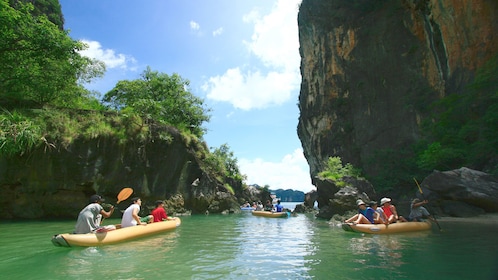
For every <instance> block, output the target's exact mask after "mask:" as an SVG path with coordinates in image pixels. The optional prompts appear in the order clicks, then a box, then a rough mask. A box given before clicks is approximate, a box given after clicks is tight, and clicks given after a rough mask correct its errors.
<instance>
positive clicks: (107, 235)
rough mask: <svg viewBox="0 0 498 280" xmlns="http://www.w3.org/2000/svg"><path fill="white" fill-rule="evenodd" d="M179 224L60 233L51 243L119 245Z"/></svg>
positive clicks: (178, 219) (177, 222) (166, 223)
mask: <svg viewBox="0 0 498 280" xmlns="http://www.w3.org/2000/svg"><path fill="white" fill-rule="evenodd" d="M180 224H181V220H180V218H176V219H174V220H168V221H163V222H156V223H151V224H147V225H144V226H142V225H140V226H132V227H126V228H119V227H120V225H116V227H117V228H119V229H116V230H111V231H107V232H99V233H86V234H72V233H61V234H56V235H54V236H53V237H52V243H53V244H54V245H55V246H60V247H73V246H81V247H94V246H102V245H108V244H115V243H120V242H124V241H128V240H133V239H136V238H140V237H144V236H149V235H154V234H158V233H161V232H165V231H169V230H173V229H175V228H176V227H178V226H180Z"/></svg>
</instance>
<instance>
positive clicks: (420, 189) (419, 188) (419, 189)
mask: <svg viewBox="0 0 498 280" xmlns="http://www.w3.org/2000/svg"><path fill="white" fill-rule="evenodd" d="M413 180H415V184H417V187H418V191H419V192H420V193H421V194H424V192H423V191H422V188H421V187H420V185H419V184H418V181H417V179H415V178H413Z"/></svg>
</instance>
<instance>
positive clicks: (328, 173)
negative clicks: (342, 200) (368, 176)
mask: <svg viewBox="0 0 498 280" xmlns="http://www.w3.org/2000/svg"><path fill="white" fill-rule="evenodd" d="M360 173H361V171H360V170H359V169H357V168H354V167H353V165H352V164H350V163H347V164H345V165H343V164H342V160H341V158H340V157H329V159H328V161H327V167H326V168H325V170H323V171H322V172H320V173H318V176H319V177H320V178H323V179H330V180H332V181H333V182H334V183H336V184H337V185H338V186H342V185H344V182H343V181H341V179H342V178H343V177H345V176H351V177H356V178H358V177H360Z"/></svg>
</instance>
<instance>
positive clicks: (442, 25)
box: [298, 0, 498, 180]
mask: <svg viewBox="0 0 498 280" xmlns="http://www.w3.org/2000/svg"><path fill="white" fill-rule="evenodd" d="M497 14H498V2H497V1H494V0H459V1H457V0H438V1H435V0H431V1H429V0H427V1H419V0H402V1H399V0H385V1H370V0H359V1H349V0H332V1H330V0H329V1H325V0H303V1H302V4H301V6H300V10H299V16H298V25H299V40H300V54H301V58H302V60H301V75H302V84H301V92H300V96H299V108H300V112H301V115H300V117H299V124H298V135H299V138H300V140H301V143H302V146H303V149H304V153H305V156H306V158H307V160H308V163H309V165H310V173H311V177H312V179H313V180H314V177H315V176H316V174H317V173H318V172H320V171H321V170H323V169H324V167H325V162H326V160H327V158H328V157H330V156H340V157H341V158H342V160H343V162H349V163H352V164H353V165H355V166H357V167H360V168H361V169H362V170H363V171H364V172H365V173H366V174H369V175H376V174H379V173H381V172H389V170H385V168H384V167H382V166H381V163H379V162H378V161H377V157H376V153H377V152H378V151H386V150H392V151H396V152H397V153H401V154H402V152H403V151H406V150H407V148H408V147H409V146H410V145H411V144H413V143H414V142H415V141H417V140H418V139H419V138H420V130H419V128H420V124H421V121H422V120H423V119H424V118H426V117H427V116H428V113H429V112H428V108H427V104H430V102H431V101H434V100H438V99H440V98H442V97H444V96H447V95H448V94H454V93H458V92H461V91H462V89H463V88H464V87H465V85H467V84H468V83H469V81H471V80H472V78H473V77H474V74H475V71H476V69H477V68H478V67H480V66H482V65H483V64H484V63H485V62H486V61H487V60H489V59H490V57H491V56H493V55H494V54H496V53H497V50H498V38H497V36H496V34H498V21H497V20H496V18H497V17H496V16H497ZM396 160H399V159H394V158H393V163H392V164H396ZM382 164H384V163H382ZM383 168H384V170H383Z"/></svg>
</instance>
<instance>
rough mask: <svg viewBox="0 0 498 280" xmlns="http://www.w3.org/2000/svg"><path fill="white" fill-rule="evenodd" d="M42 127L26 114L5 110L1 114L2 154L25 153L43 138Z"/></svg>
mask: <svg viewBox="0 0 498 280" xmlns="http://www.w3.org/2000/svg"><path fill="white" fill-rule="evenodd" d="M41 139H42V138H41V133H40V127H39V126H37V125H36V124H34V123H33V122H31V121H30V120H29V119H27V118H26V116H24V115H22V114H20V113H17V112H14V113H10V112H8V111H5V110H4V113H3V114H1V115H0V154H3V155H7V156H11V155H15V154H19V155H23V154H24V152H25V151H27V150H29V149H31V148H33V147H34V146H36V145H37V144H39V143H40V140H41Z"/></svg>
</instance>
